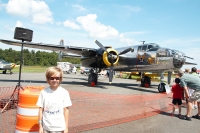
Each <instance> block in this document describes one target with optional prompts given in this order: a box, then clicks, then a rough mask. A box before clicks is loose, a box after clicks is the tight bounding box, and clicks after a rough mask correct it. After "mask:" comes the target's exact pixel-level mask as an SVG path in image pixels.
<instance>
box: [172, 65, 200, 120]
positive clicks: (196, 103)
mask: <svg viewBox="0 0 200 133" xmlns="http://www.w3.org/2000/svg"><path fill="white" fill-rule="evenodd" d="M171 91H172V93H173V100H172V104H173V109H172V113H171V115H172V116H173V115H174V112H175V108H176V106H178V110H179V111H178V112H179V114H178V116H179V118H180V119H183V120H189V121H191V120H192V118H196V119H200V77H199V75H198V74H197V69H196V68H195V67H193V68H192V69H191V72H190V69H185V72H184V71H182V70H179V71H178V75H177V77H176V79H175V84H174V85H173V86H172V89H171ZM183 92H184V96H185V99H186V104H187V105H186V107H187V111H186V115H183V116H182V115H181V105H182V99H183V95H182V94H183ZM192 109H198V113H197V114H196V115H194V116H191V112H192Z"/></svg>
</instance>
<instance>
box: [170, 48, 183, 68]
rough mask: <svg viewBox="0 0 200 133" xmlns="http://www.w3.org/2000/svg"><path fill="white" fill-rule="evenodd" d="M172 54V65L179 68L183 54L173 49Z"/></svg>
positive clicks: (181, 64)
mask: <svg viewBox="0 0 200 133" xmlns="http://www.w3.org/2000/svg"><path fill="white" fill-rule="evenodd" d="M172 54H173V64H174V67H175V68H178V69H180V68H181V67H182V66H183V64H184V63H185V60H186V58H185V54H184V53H182V52H180V51H177V50H173V52H172Z"/></svg>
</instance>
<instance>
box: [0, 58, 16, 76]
mask: <svg viewBox="0 0 200 133" xmlns="http://www.w3.org/2000/svg"><path fill="white" fill-rule="evenodd" d="M17 66H18V65H16V64H15V63H10V62H6V61H5V60H0V70H3V74H6V72H7V70H9V71H10V74H13V72H12V71H11V70H12V69H14V68H15V67H17Z"/></svg>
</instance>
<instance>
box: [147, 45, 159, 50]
mask: <svg viewBox="0 0 200 133" xmlns="http://www.w3.org/2000/svg"><path fill="white" fill-rule="evenodd" d="M159 48H160V46H159V45H157V44H150V45H148V51H157V50H158V49H159Z"/></svg>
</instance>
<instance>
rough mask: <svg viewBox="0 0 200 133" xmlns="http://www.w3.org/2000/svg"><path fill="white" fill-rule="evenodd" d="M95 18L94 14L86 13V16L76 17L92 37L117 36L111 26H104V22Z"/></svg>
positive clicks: (116, 32) (105, 37)
mask: <svg viewBox="0 0 200 133" xmlns="http://www.w3.org/2000/svg"><path fill="white" fill-rule="evenodd" d="M96 19H97V15H96V14H88V15H87V16H81V17H77V21H78V22H79V23H80V24H81V26H82V28H83V29H84V30H85V31H87V32H88V34H89V36H90V37H92V38H104V39H107V38H111V37H117V36H118V35H119V33H118V31H117V30H116V29H115V28H113V27H111V26H105V25H104V24H101V23H100V22H97V21H96Z"/></svg>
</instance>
